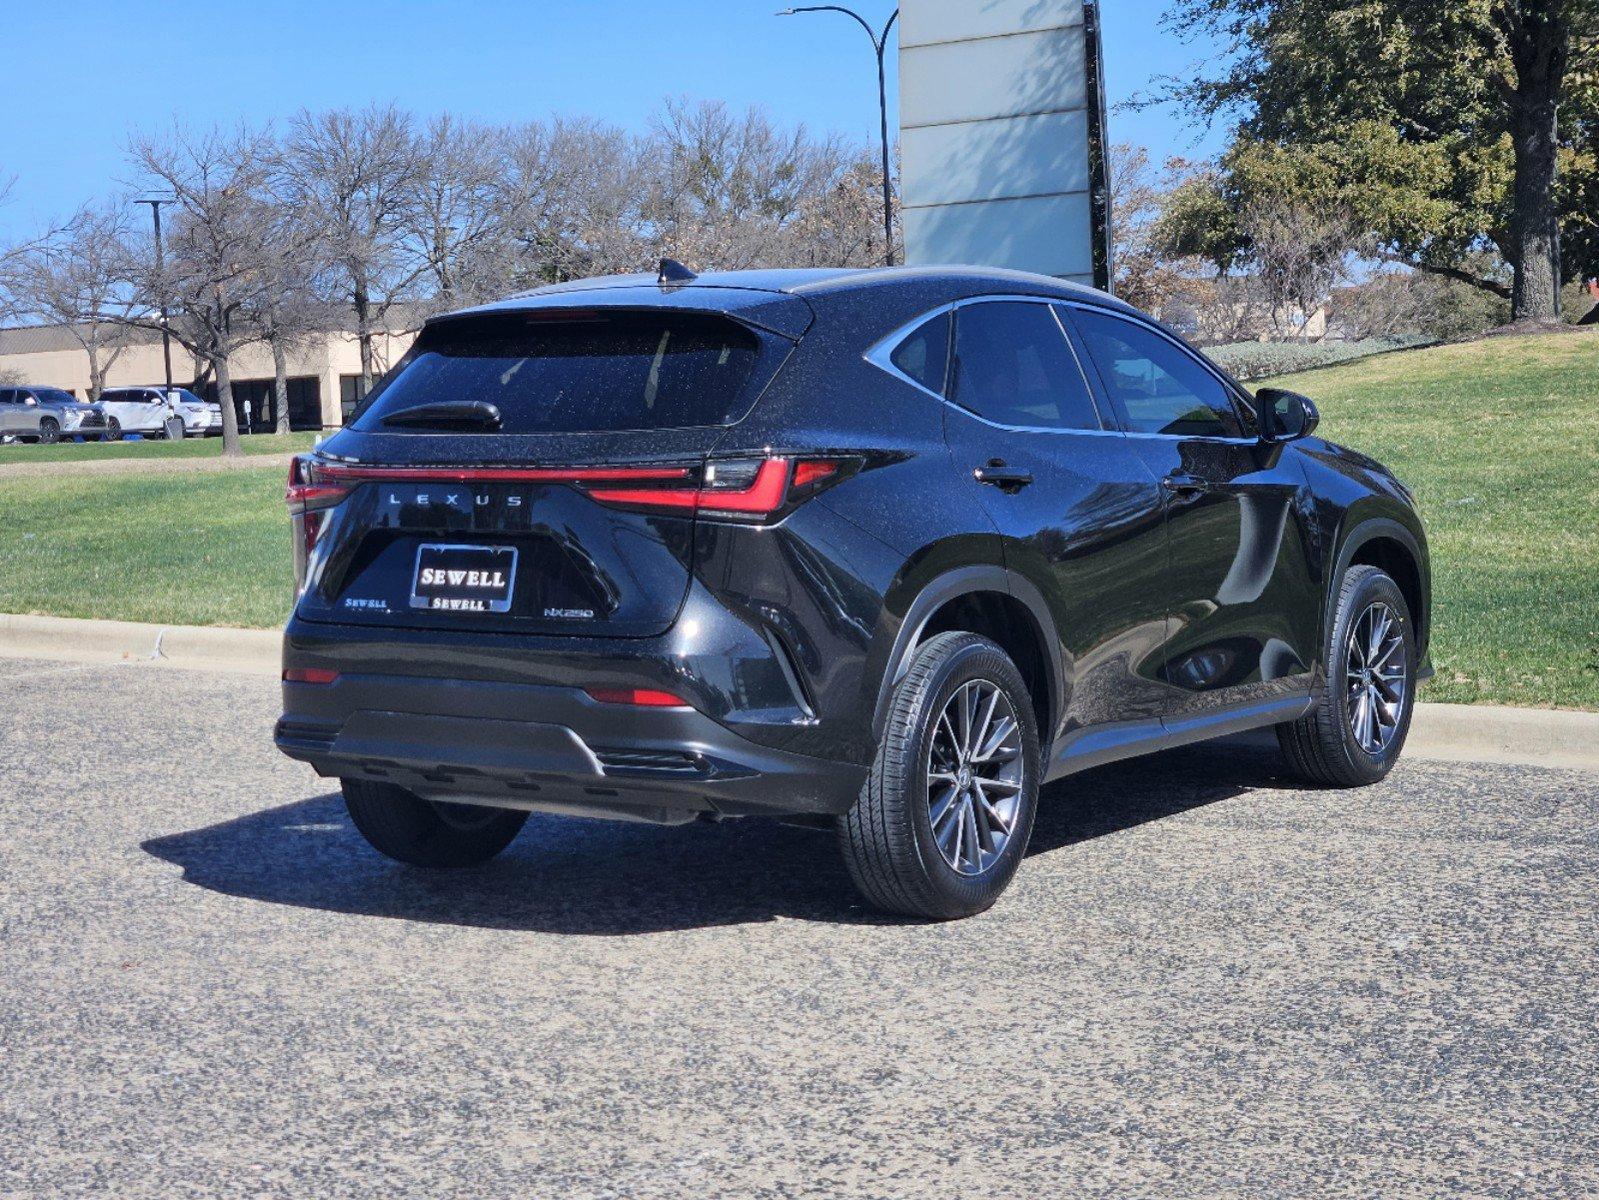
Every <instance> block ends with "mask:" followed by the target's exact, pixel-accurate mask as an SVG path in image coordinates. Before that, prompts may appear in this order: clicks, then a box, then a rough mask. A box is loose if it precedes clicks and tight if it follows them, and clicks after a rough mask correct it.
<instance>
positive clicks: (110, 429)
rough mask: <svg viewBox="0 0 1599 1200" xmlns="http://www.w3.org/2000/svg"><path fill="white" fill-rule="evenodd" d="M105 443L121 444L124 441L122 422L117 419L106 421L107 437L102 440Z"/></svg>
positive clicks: (112, 418) (111, 418) (109, 418)
mask: <svg viewBox="0 0 1599 1200" xmlns="http://www.w3.org/2000/svg"><path fill="white" fill-rule="evenodd" d="M100 440H101V441H104V442H120V441H121V440H122V422H121V421H119V420H117V419H116V418H115V417H107V418H106V419H105V436H104V437H103V438H101V439H100Z"/></svg>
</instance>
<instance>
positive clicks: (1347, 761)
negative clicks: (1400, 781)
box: [1277, 566, 1417, 787]
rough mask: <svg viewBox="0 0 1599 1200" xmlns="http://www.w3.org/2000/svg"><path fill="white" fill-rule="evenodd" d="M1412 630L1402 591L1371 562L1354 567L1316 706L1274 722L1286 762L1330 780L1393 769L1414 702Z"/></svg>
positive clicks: (1316, 779) (1377, 775)
mask: <svg viewBox="0 0 1599 1200" xmlns="http://www.w3.org/2000/svg"><path fill="white" fill-rule="evenodd" d="M1416 657H1417V656H1416V635H1415V629H1414V627H1413V626H1412V624H1411V618H1410V608H1409V606H1408V605H1406V603H1405V597H1404V593H1402V592H1401V591H1400V590H1399V585H1398V584H1396V583H1395V582H1394V581H1393V579H1392V578H1391V577H1389V576H1388V575H1387V574H1385V573H1384V572H1382V571H1380V570H1378V569H1377V568H1376V567H1370V566H1359V567H1351V568H1350V569H1349V570H1348V571H1347V572H1346V573H1345V574H1344V579H1343V584H1342V586H1341V587H1340V588H1339V592H1338V605H1337V608H1336V611H1335V613H1334V618H1333V628H1332V637H1331V639H1330V643H1329V645H1328V648H1327V655H1326V660H1325V661H1326V663H1327V682H1326V685H1325V688H1324V690H1323V692H1322V695H1321V696H1320V698H1319V699H1318V700H1317V702H1316V707H1315V708H1313V709H1311V711H1310V712H1309V713H1307V714H1306V715H1305V716H1303V717H1301V718H1300V719H1299V720H1297V721H1291V722H1289V723H1287V724H1284V725H1279V726H1277V741H1278V743H1279V744H1280V745H1281V746H1282V750H1283V756H1284V757H1285V758H1286V759H1287V760H1288V765H1289V766H1290V767H1291V768H1293V770H1294V772H1295V773H1296V774H1297V775H1299V776H1300V777H1301V778H1303V779H1305V780H1307V781H1309V782H1311V783H1317V784H1322V785H1323V786H1327V787H1360V786H1363V785H1365V784H1370V783H1376V782H1378V781H1379V780H1381V779H1382V778H1384V777H1385V776H1386V775H1387V774H1388V772H1389V771H1391V770H1393V766H1394V763H1396V762H1398V761H1399V754H1400V751H1402V750H1403V749H1404V745H1405V737H1406V735H1407V734H1408V733H1409V732H1410V717H1411V714H1412V712H1413V711H1414V709H1415V706H1416V666H1417V664H1416Z"/></svg>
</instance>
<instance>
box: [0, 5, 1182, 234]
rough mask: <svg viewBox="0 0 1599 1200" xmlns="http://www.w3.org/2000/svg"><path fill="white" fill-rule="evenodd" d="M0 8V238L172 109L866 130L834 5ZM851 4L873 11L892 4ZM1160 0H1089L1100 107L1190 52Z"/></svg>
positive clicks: (49, 213) (859, 53)
mask: <svg viewBox="0 0 1599 1200" xmlns="http://www.w3.org/2000/svg"><path fill="white" fill-rule="evenodd" d="M4 3H5V7H6V8H7V9H8V10H9V11H8V13H7V24H8V25H9V28H8V29H7V31H6V37H5V43H6V51H7V53H6V59H7V61H8V62H10V63H12V64H19V63H26V64H30V65H29V66H28V67H27V69H26V70H24V71H22V72H21V74H20V75H19V76H17V78H18V79H19V80H20V81H21V82H20V83H19V86H18V87H17V88H14V89H10V90H9V91H8V96H7V102H6V107H7V109H8V111H7V113H6V115H5V117H4V119H3V121H0V175H15V176H16V177H17V180H16V186H15V188H14V190H13V192H12V195H11V201H10V203H9V204H7V205H6V206H5V207H4V208H0V242H4V241H8V240H11V239H12V238H14V237H17V236H20V235H23V234H26V233H28V232H30V231H32V230H34V229H35V228H37V227H38V226H40V225H41V224H43V223H45V222H47V221H48V220H49V219H51V218H52V217H55V216H60V215H65V214H67V213H70V212H71V210H72V209H74V208H76V207H77V206H78V205H79V204H81V203H83V202H85V201H87V200H90V199H93V198H94V197H96V196H97V195H99V194H100V193H102V192H104V191H106V190H108V189H113V188H115V187H116V186H117V183H118V181H120V180H123V179H125V178H126V173H127V169H126V166H125V164H124V159H123V149H124V147H125V145H126V143H127V139H128V135H129V133H130V132H132V131H134V130H139V129H146V130H158V129H161V128H164V127H168V126H170V125H171V123H172V122H173V120H174V119H177V120H180V121H182V122H184V123H185V124H189V125H198V126H206V125H211V124H213V123H224V124H227V123H232V122H235V121H238V120H240V119H244V120H248V121H251V122H254V123H264V122H269V121H275V122H279V123H281V122H283V121H284V120H285V119H286V118H288V117H289V116H291V115H292V114H293V113H294V112H296V111H297V110H298V109H300V108H302V107H309V108H324V107H334V106H341V105H350V106H357V107H358V106H362V105H365V104H368V103H370V102H372V101H389V100H393V101H396V102H397V103H399V104H401V105H402V106H404V107H407V108H410V109H412V110H413V111H415V112H417V113H420V114H430V113H434V112H439V111H443V110H445V109H448V110H450V111H453V112H455V113H457V114H460V115H462V116H471V117H479V118H482V119H484V120H488V121H512V120H519V119H526V118H529V117H534V116H542V115H546V114H549V113H551V112H567V113H589V114H594V115H596V116H600V117H604V118H607V119H609V120H612V121H615V122H618V123H620V124H622V125H626V126H629V127H633V128H642V127H644V126H645V125H646V124H647V123H648V120H649V117H650V114H651V112H652V111H653V110H654V109H655V108H656V107H657V106H658V105H659V103H660V101H661V99H662V98H663V97H665V96H673V95H686V96H690V97H694V98H705V99H721V100H726V101H728V102H729V103H730V104H733V105H734V106H737V107H740V108H742V107H744V106H746V105H750V104H761V105H764V106H766V107H767V108H768V109H769V110H770V111H771V112H772V113H773V114H774V115H775V116H776V117H777V118H779V119H780V120H783V121H785V122H798V121H803V122H805V123H806V124H807V125H809V126H810V127H811V128H813V129H815V130H818V131H833V132H838V133H844V134H849V135H852V136H856V137H860V138H862V139H866V138H874V139H875V137H876V136H877V83H876V74H875V68H874V65H873V61H872V58H871V49H870V47H869V46H868V45H867V42H866V35H865V34H864V33H863V32H862V31H861V30H860V28H859V27H858V26H856V25H855V24H854V23H853V22H851V21H849V20H848V19H847V18H845V17H841V16H838V15H836V14H814V15H808V16H797V17H786V18H781V19H780V18H777V17H775V16H773V15H772V14H773V13H774V12H775V11H776V10H777V9H779V8H784V7H787V5H788V3H789V0H453V2H451V0H438V2H428V0H386V2H384V3H376V2H374V0H320V2H315V3H313V2H308V0H278V2H276V3H266V4H237V3H232V2H230V0H221V2H219V0H205V2H201V0H161V2H160V3H156V4H139V5H131V4H128V3H126V2H125V0H115V2H112V0H72V2H71V3H59V2H57V3H43V2H41V0H4ZM854 6H855V7H856V8H858V9H859V10H860V11H862V12H863V13H864V14H867V15H870V16H872V17H874V18H876V19H877V21H878V22H879V23H880V22H881V20H882V19H885V18H886V17H887V16H888V15H889V14H890V13H891V12H893V10H894V5H893V0H856V2H855V5H854ZM1168 7H1169V4H1168V3H1162V2H1158V0H1110V2H1109V3H1107V4H1105V5H1104V8H1105V9H1106V10H1107V11H1106V16H1105V20H1106V31H1105V37H1106V47H1105V49H1106V58H1107V63H1106V76H1107V79H1106V84H1107V91H1108V93H1109V96H1110V99H1111V102H1112V104H1113V105H1114V104H1115V103H1117V102H1118V101H1120V100H1123V99H1125V98H1126V97H1127V96H1129V95H1131V94H1133V93H1135V92H1138V91H1140V90H1142V89H1144V88H1145V87H1147V86H1148V84H1149V81H1150V80H1151V78H1152V77H1154V76H1158V75H1162V74H1182V73H1183V72H1184V71H1185V70H1187V69H1188V68H1189V67H1190V66H1191V65H1192V64H1193V63H1195V62H1196V61H1198V60H1199V59H1201V58H1202V57H1203V56H1204V54H1205V49H1204V48H1203V47H1194V46H1183V45H1179V44H1176V43H1175V42H1174V40H1173V39H1172V38H1170V37H1169V36H1168V35H1166V34H1164V33H1163V32H1162V31H1161V29H1160V25H1159V22H1160V17H1161V14H1162V13H1163V12H1164V11H1165V10H1166V9H1167V8H1168ZM13 74H16V72H13ZM890 103H891V104H892V103H893V99H892V97H891V100H890ZM891 111H892V110H891ZM1111 125H1112V128H1111V135H1112V138H1113V139H1114V140H1118V141H1136V142H1140V143H1142V144H1144V145H1147V146H1149V147H1150V148H1151V151H1152V152H1153V153H1154V154H1155V155H1156V157H1157V158H1158V157H1163V156H1164V155H1166V154H1170V153H1184V154H1190V153H1195V152H1196V151H1197V150H1202V149H1204V148H1205V147H1206V146H1207V145H1211V144H1213V143H1214V138H1212V139H1210V140H1209V141H1206V142H1196V138H1197V137H1198V132H1197V131H1195V130H1192V129H1190V128H1188V127H1186V126H1184V125H1183V124H1182V122H1181V120H1180V119H1179V117H1178V116H1177V115H1176V114H1174V113H1172V112H1170V111H1165V110H1160V109H1157V110H1154V111H1146V112H1142V113H1127V112H1117V113H1114V114H1113V115H1112V118H1111Z"/></svg>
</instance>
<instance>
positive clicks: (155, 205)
mask: <svg viewBox="0 0 1599 1200" xmlns="http://www.w3.org/2000/svg"><path fill="white" fill-rule="evenodd" d="M134 203H136V204H148V205H149V206H150V216H151V217H152V218H153V219H154V221H155V277H156V279H157V281H158V282H159V283H160V285H161V357H162V358H163V360H165V362H166V368H167V392H168V394H169V395H170V394H171V392H172V334H171V332H170V331H169V330H168V329H167V287H166V279H165V277H164V275H163V269H162V260H161V206H162V205H163V204H170V203H172V201H171V200H170V199H166V200H162V199H151V200H136V201H134Z"/></svg>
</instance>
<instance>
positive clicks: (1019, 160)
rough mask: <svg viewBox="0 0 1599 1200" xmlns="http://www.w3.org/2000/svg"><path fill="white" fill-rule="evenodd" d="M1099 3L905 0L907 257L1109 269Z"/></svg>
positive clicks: (1078, 275)
mask: <svg viewBox="0 0 1599 1200" xmlns="http://www.w3.org/2000/svg"><path fill="white" fill-rule="evenodd" d="M1098 7H1099V6H1098V3H1097V0H983V2H982V3H975V2H974V0H901V4H900V21H899V28H900V35H899V46H900V60H899V61H900V154H901V165H900V172H901V175H900V189H901V205H902V208H901V212H902V220H903V222H904V228H905V258H906V261H907V262H908V263H910V264H912V265H917V264H922V265H928V264H934V263H968V264H973V265H978V266H990V267H1012V268H1016V269H1018V270H1024V271H1035V272H1038V273H1039V274H1043V275H1056V276H1060V277H1061V278H1064V279H1071V280H1074V281H1076V282H1079V283H1084V284H1088V285H1090V286H1094V287H1100V288H1105V287H1107V286H1108V283H1109V275H1110V245H1109V242H1110V228H1109V227H1110V220H1109V199H1110V195H1109V187H1108V185H1107V181H1106V163H1105V98H1104V83H1103V71H1102V68H1101V62H1102V60H1101V52H1100V35H1099V21H1098V15H1099V14H1098Z"/></svg>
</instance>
